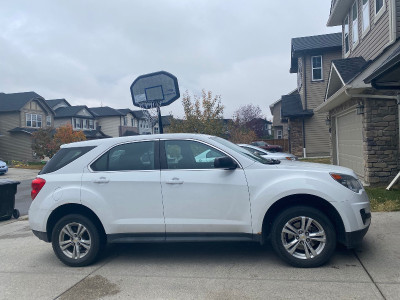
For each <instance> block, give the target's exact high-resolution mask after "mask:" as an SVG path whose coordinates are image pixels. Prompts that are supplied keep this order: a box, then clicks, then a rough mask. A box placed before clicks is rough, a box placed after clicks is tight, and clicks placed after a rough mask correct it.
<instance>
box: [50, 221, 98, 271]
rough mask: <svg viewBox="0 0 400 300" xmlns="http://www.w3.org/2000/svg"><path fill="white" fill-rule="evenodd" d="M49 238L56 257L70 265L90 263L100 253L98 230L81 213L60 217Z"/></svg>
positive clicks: (81, 265) (78, 265) (80, 265)
mask: <svg viewBox="0 0 400 300" xmlns="http://www.w3.org/2000/svg"><path fill="white" fill-rule="evenodd" d="M51 240H52V245H53V250H54V253H55V254H56V256H57V257H58V259H59V260H60V261H61V262H63V263H64V264H66V265H68V266H70V267H83V266H87V265H90V264H92V263H93V262H94V261H95V260H96V259H97V258H98V256H99V254H100V249H101V238H100V233H99V230H98V229H97V228H96V226H95V225H94V223H93V222H92V221H91V220H90V219H88V218H86V217H84V216H82V215H78V214H72V215H67V216H65V217H63V218H61V219H60V220H59V221H58V222H57V223H56V225H55V226H54V229H53V232H52V239H51Z"/></svg>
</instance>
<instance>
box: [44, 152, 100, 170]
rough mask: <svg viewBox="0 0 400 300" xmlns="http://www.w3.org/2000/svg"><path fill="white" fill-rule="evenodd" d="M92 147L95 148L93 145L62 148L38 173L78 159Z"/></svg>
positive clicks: (58, 167)
mask: <svg viewBox="0 0 400 300" xmlns="http://www.w3.org/2000/svg"><path fill="white" fill-rule="evenodd" d="M93 148H95V146H91V147H72V148H62V149H61V150H60V151H58V152H57V153H56V155H54V156H53V158H52V159H50V160H49V162H48V163H47V164H46V165H45V166H44V168H43V169H42V171H40V173H39V174H47V173H51V172H54V171H57V170H59V169H61V168H62V167H65V166H66V165H68V164H70V163H71V162H73V161H74V160H76V159H78V158H79V157H81V156H82V155H84V154H86V153H88V152H89V151H90V150H92V149H93Z"/></svg>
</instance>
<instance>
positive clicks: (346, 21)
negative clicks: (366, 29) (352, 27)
mask: <svg viewBox="0 0 400 300" xmlns="http://www.w3.org/2000/svg"><path fill="white" fill-rule="evenodd" d="M343 38H344V41H343V42H344V43H343V45H344V53H345V54H347V53H348V52H349V51H350V45H349V16H347V17H346V19H344V36H343Z"/></svg>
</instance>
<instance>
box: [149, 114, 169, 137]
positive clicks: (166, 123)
mask: <svg viewBox="0 0 400 300" xmlns="http://www.w3.org/2000/svg"><path fill="white" fill-rule="evenodd" d="M172 118H173V117H172V116H161V121H162V126H163V132H164V133H167V132H168V127H169V126H171V120H172ZM153 133H154V134H157V133H160V130H159V128H158V118H157V119H155V120H154V121H153Z"/></svg>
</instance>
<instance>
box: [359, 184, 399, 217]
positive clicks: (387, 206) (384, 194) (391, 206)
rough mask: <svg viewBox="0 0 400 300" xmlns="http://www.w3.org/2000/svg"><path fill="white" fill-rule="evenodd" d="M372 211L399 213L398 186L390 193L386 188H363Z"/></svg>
mask: <svg viewBox="0 0 400 300" xmlns="http://www.w3.org/2000/svg"><path fill="white" fill-rule="evenodd" d="M365 190H366V191H367V194H368V197H369V200H370V201H371V210H372V211H400V186H399V185H397V186H394V187H393V188H392V189H391V190H390V191H387V190H386V187H365Z"/></svg>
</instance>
